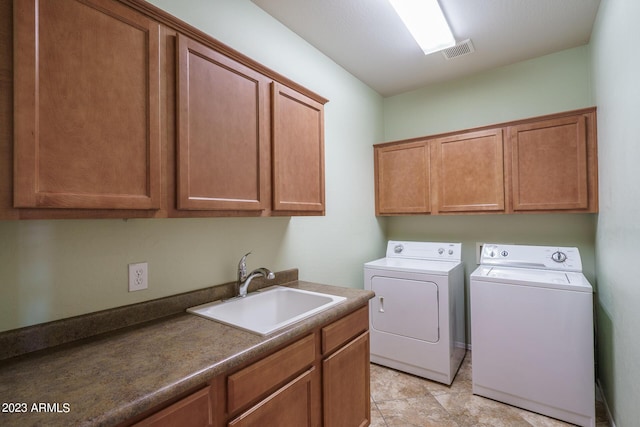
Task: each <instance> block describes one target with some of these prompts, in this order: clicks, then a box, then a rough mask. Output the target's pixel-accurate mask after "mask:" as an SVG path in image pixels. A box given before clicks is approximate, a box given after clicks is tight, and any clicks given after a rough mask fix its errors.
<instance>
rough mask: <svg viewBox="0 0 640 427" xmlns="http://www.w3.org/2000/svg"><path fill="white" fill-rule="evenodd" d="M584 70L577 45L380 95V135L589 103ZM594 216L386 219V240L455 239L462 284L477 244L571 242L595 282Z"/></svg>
mask: <svg viewBox="0 0 640 427" xmlns="http://www.w3.org/2000/svg"><path fill="white" fill-rule="evenodd" d="M589 68H590V51H589V48H588V47H587V46H583V47H578V48H574V49H570V50H565V51H562V52H558V53H554V54H551V55H546V56H543V57H540V58H536V59H532V60H529V61H524V62H519V63H517V64H513V65H510V66H506V67H502V68H499V69H496V70H491V71H488V72H485V73H481V74H476V75H474V76H471V77H469V78H465V79H459V80H455V81H452V82H448V83H444V84H441V85H432V86H429V87H426V88H423V89H419V90H416V91H412V92H408V93H404V94H401V95H397V96H394V97H390V98H386V99H385V101H384V118H385V119H384V120H385V121H384V125H385V128H384V130H385V140H386V141H393V140H398V139H405V138H411V137H417V136H424V135H432V134H437V133H442V132H448V131H454V130H460V129H467V128H473V127H478V126H484V125H489V124H492V123H500V122H506V121H510V120H516V119H522V118H527V117H534V116H540V115H544V114H550V113H556V112H561V111H567V110H574V109H579V108H584V107H590V106H592V105H594V102H593V99H592V94H591V80H590V73H589ZM595 221H596V215H594V214H538V215H536V214H531V215H453V216H433V217H430V216H405V217H391V218H389V219H388V223H387V237H388V238H390V239H408V240H410V239H413V240H425V241H451V242H461V243H462V247H463V251H462V257H463V262H464V264H465V271H466V277H467V284H466V285H467V289H468V285H469V284H468V275H469V274H470V273H472V272H473V270H475V268H476V267H477V264H476V254H475V252H476V243H477V242H480V243H481V242H494V243H514V244H532V245H552V246H556V245H557V246H577V247H578V248H579V249H580V254H581V256H582V262H583V270H584V273H585V275H586V276H587V278H588V279H589V280H590V281H591V282H592V283H593V284H594V285H595V278H596V277H595V249H594V245H595V243H594V242H595ZM467 295H468V294H467ZM468 325H469V316H468V300H467V326H468ZM467 339H468V342H469V343H470V341H471V340H470V338H469V328H468V327H467ZM471 344H473V343H471Z"/></svg>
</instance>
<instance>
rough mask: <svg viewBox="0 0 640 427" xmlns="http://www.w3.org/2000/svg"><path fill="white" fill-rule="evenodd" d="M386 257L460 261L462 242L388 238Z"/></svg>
mask: <svg viewBox="0 0 640 427" xmlns="http://www.w3.org/2000/svg"><path fill="white" fill-rule="evenodd" d="M387 258H409V259H428V260H449V261H460V260H461V259H462V244H461V243H440V242H408V241H397V240H389V242H388V243H387Z"/></svg>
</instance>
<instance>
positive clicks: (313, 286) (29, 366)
mask: <svg viewBox="0 0 640 427" xmlns="http://www.w3.org/2000/svg"><path fill="white" fill-rule="evenodd" d="M285 286H290V287H298V288H300V289H305V290H310V291H316V292H323V293H327V294H333V295H339V296H343V297H346V298H347V299H346V300H345V301H344V302H342V303H340V304H338V305H336V306H334V307H332V308H330V309H328V310H325V311H323V312H321V313H318V314H317V315H315V316H312V317H310V318H308V319H305V320H302V321H300V322H297V323H295V324H293V325H291V326H289V327H287V328H286V329H283V330H281V331H277V332H274V333H273V334H270V335H266V336H264V337H262V336H259V335H256V334H253V333H250V332H246V331H243V330H240V329H237V328H234V327H230V326H226V325H224V324H221V323H218V322H215V321H212V320H208V319H204V318H201V317H199V316H195V315H191V314H187V313H182V314H175V315H172V316H169V317H166V318H162V319H158V320H154V321H151V322H147V323H144V324H141V325H137V326H132V327H128V328H125V329H122V330H119V331H114V332H110V333H106V334H101V335H98V336H96V337H92V338H88V339H84V340H81V341H76V342H74V343H69V344H63V345H59V346H57V347H53V348H50V349H47V350H42V351H38V352H34V353H30V354H26V355H24V356H19V357H14V358H11V359H8V360H5V361H2V362H1V364H0V404H2V407H1V408H0V425H2V426H20V427H25V426H43V425H47V426H56V425H60V426H111V425H116V424H118V423H120V422H123V421H125V420H127V419H129V418H131V417H133V416H135V415H138V414H140V413H142V412H144V411H147V410H149V409H151V408H153V407H155V406H156V405H159V404H161V403H163V402H165V401H167V400H169V399H172V398H174V397H175V396H177V395H179V394H181V393H184V392H187V391H189V390H191V389H193V388H194V387H197V386H199V385H204V384H205V383H206V382H207V381H208V380H210V379H211V378H213V377H214V376H216V375H218V374H221V373H223V372H226V371H228V370H230V369H233V368H234V367H236V366H239V365H241V364H243V363H244V362H247V361H249V360H252V359H258V358H260V357H261V356H264V355H266V354H268V353H269V352H270V351H271V350H274V349H276V348H277V347H279V346H281V345H283V344H285V343H287V342H290V341H292V340H294V339H295V338H297V337H301V336H302V335H304V334H305V333H306V332H309V331H311V330H313V329H314V328H315V327H318V326H320V325H323V324H326V323H330V322H331V321H333V320H336V319H338V318H340V317H342V316H343V315H345V314H347V313H349V312H351V311H353V310H355V309H356V308H358V307H361V306H363V305H365V304H366V303H367V302H368V300H369V299H370V298H371V297H373V292H371V291H367V290H362V289H352V288H343V287H336V286H329V285H321V284H317V283H310V282H303V281H294V282H290V283H287V284H286V285H285ZM40 403H44V404H48V407H47V406H46V405H45V406H41V405H39V404H40ZM10 404H18V406H17V408H18V409H20V410H25V411H26V412H25V413H16V412H14V411H15V408H16V406H12V405H10ZM23 404H26V405H23ZM34 404H35V406H34ZM38 409H40V410H41V412H39V411H38Z"/></svg>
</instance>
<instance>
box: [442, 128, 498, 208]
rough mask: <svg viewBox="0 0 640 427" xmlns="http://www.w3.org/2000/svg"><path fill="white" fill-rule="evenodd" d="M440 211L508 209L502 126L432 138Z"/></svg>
mask: <svg viewBox="0 0 640 427" xmlns="http://www.w3.org/2000/svg"><path fill="white" fill-rule="evenodd" d="M431 143H432V144H433V148H432V177H433V182H434V186H435V187H436V189H437V190H436V191H435V194H436V196H435V198H436V200H435V205H436V206H437V211H438V212H476V211H503V210H504V172H503V171H504V159H503V140H502V129H501V128H500V129H491V130H486V131H478V132H467V133H462V134H457V135H453V136H449V137H444V138H437V139H434V140H432V142H431Z"/></svg>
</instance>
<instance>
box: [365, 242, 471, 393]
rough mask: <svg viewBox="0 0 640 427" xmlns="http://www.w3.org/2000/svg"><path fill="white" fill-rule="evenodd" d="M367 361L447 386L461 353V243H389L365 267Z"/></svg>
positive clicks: (452, 376) (462, 273)
mask: <svg viewBox="0 0 640 427" xmlns="http://www.w3.org/2000/svg"><path fill="white" fill-rule="evenodd" d="M364 287H365V289H369V290H372V291H374V292H375V294H376V296H375V298H373V299H372V300H371V301H370V303H369V304H370V310H369V312H370V337H371V361H372V362H374V363H377V364H380V365H384V366H388V367H390V368H394V369H398V370H401V371H404V372H408V373H411V374H414V375H418V376H421V377H424V378H428V379H431V380H434V381H438V382H442V383H445V384H451V382H452V381H453V378H454V377H455V375H456V372H457V371H458V368H459V367H460V364H461V363H462V359H463V358H464V355H465V353H466V338H465V317H464V311H465V307H464V266H463V265H462V263H461V244H460V243H430V242H399V241H389V242H388V244H387V254H386V257H385V258H381V259H378V260H376V261H371V262H368V263H366V264H365V265H364Z"/></svg>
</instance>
